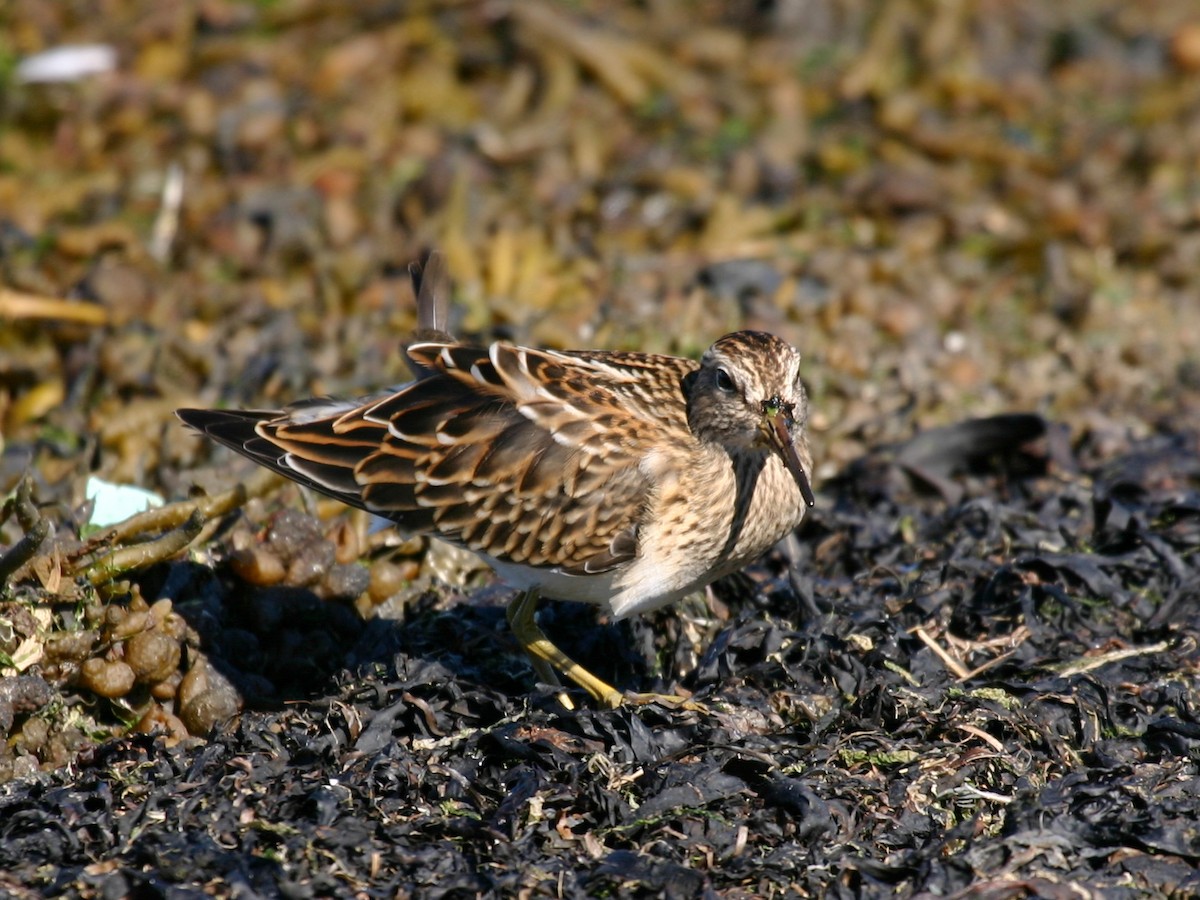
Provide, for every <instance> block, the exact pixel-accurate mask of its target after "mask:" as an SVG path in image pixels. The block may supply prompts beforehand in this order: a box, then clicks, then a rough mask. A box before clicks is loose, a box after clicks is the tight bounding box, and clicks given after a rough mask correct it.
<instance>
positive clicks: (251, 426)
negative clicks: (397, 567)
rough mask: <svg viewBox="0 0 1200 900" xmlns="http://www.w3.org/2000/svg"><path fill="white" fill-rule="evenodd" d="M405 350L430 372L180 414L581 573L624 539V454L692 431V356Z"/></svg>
mask: <svg viewBox="0 0 1200 900" xmlns="http://www.w3.org/2000/svg"><path fill="white" fill-rule="evenodd" d="M408 353H409V355H410V356H411V357H413V359H414V362H415V363H416V364H417V365H418V366H419V367H420V368H421V369H423V370H424V371H425V372H426V373H429V374H427V375H426V377H424V378H422V379H421V380H420V381H417V382H415V383H414V384H411V385H408V386H406V387H405V388H403V389H401V390H400V391H398V392H396V393H394V394H391V395H390V396H387V397H384V398H382V399H377V400H373V401H371V402H367V403H362V404H358V405H352V404H344V405H337V404H334V403H332V402H330V401H313V402H310V403H308V404H304V405H301V406H298V407H290V408H289V409H287V410H284V411H283V412H282V413H279V414H271V413H263V412H249V413H231V412H213V413H204V412H198V411H195V410H186V411H181V412H180V416H181V418H183V419H184V421H185V422H188V423H189V424H192V425H193V426H194V427H197V428H198V429H200V430H202V431H205V432H206V433H208V434H211V435H212V436H213V437H214V438H215V439H217V440H219V441H221V442H222V443H225V444H226V445H228V446H230V447H233V449H235V450H238V451H239V452H242V453H244V454H246V455H247V456H250V457H251V458H252V459H255V460H256V461H257V462H260V463H261V464H263V465H267V466H270V467H271V468H274V469H276V470H277V471H280V472H282V473H283V474H285V475H287V476H288V477H291V478H294V479H295V480H297V481H299V482H301V483H303V484H307V485H309V486H310V487H314V488H316V489H317V490H320V491H323V492H325V493H327V494H330V495H332V496H334V497H337V498H338V499H340V500H343V501H344V502H347V503H350V504H351V505H354V506H359V507H362V508H364V509H367V510H370V511H371V512H374V513H376V514H378V515H381V516H384V517H386V518H389V519H392V520H393V521H395V522H397V523H399V524H400V525H401V526H402V527H404V528H406V529H408V530H411V531H422V532H430V533H434V534H438V535H440V536H442V537H444V538H446V539H448V540H451V541H454V542H455V543H459V544H461V545H463V546H466V547H469V548H470V549H472V550H475V551H478V552H481V553H485V554H487V555H489V556H492V557H495V558H497V559H501V560H505V561H509V562H515V563H523V564H526V565H531V566H539V567H554V568H558V569H561V570H564V571H568V572H578V573H582V572H598V571H603V570H605V569H608V568H612V567H613V566H616V565H618V564H620V563H621V562H624V561H626V560H629V559H632V558H633V557H634V556H635V555H636V553H637V528H638V524H639V522H640V520H641V518H642V516H643V515H644V513H645V510H646V504H647V501H648V499H649V498H648V494H649V491H650V486H651V482H650V480H649V479H648V478H647V476H646V475H645V474H644V473H643V471H642V470H641V468H640V465H639V464H640V462H641V461H642V459H643V458H644V456H645V453H646V452H647V450H648V449H650V448H651V447H655V446H659V445H661V444H663V443H664V442H665V443H666V444H667V445H668V446H669V445H671V444H677V443H678V442H681V441H688V440H692V438H691V435H690V433H689V432H688V430H687V428H686V414H685V411H684V405H683V397H682V393H681V391H680V387H679V381H680V380H681V379H682V378H683V376H684V375H686V374H687V372H689V371H691V370H692V369H694V368H695V364H694V363H691V362H689V361H687V360H677V359H674V358H671V357H647V356H642V355H638V354H603V353H586V354H585V353H577V354H571V353H554V352H551V351H539V350H531V349H528V348H521V347H510V346H506V345H500V344H497V345H493V346H492V347H491V348H489V349H483V348H477V347H466V346H463V345H459V344H449V343H423V344H416V345H413V346H412V347H409V348H408ZM205 417H208V418H205ZM235 423H236V424H235Z"/></svg>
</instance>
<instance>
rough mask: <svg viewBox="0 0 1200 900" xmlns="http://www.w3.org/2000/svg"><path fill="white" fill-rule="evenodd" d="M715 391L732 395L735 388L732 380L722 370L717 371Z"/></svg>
mask: <svg viewBox="0 0 1200 900" xmlns="http://www.w3.org/2000/svg"><path fill="white" fill-rule="evenodd" d="M717 389H718V390H722V391H725V392H726V393H728V394H732V393H733V392H734V391H735V390H737V388H735V387H734V384H733V378H732V376H730V374H729V373H728V372H726V371H725V370H724V369H717Z"/></svg>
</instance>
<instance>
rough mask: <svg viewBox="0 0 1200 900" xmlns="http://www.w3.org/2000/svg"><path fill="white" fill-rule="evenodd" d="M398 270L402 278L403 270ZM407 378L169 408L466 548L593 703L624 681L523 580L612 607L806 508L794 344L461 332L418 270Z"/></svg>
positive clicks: (649, 600)
mask: <svg viewBox="0 0 1200 900" xmlns="http://www.w3.org/2000/svg"><path fill="white" fill-rule="evenodd" d="M414 281H418V276H417V274H414ZM418 283H419V284H420V288H419V290H418V324H419V330H418V332H417V341H416V342H415V343H412V344H410V345H408V346H407V348H406V353H407V355H408V359H409V360H410V362H411V364H412V368H413V371H414V372H415V374H416V379H415V380H414V381H412V382H411V383H409V384H406V385H403V386H401V387H399V388H396V389H394V390H393V391H390V392H388V393H386V394H384V395H379V394H376V395H374V396H372V397H370V398H365V399H359V400H335V399H329V398H320V399H311V400H303V401H301V402H298V403H295V404H292V405H291V406H288V407H286V408H284V409H281V410H219V409H217V410H206V409H181V410H179V411H178V415H179V417H180V418H181V419H182V420H183V421H184V422H185V423H186V424H188V425H190V426H191V427H193V428H195V429H196V430H197V431H200V432H202V433H204V434H206V435H208V436H209V437H211V438H213V439H215V440H217V441H219V442H220V443H222V444H225V445H226V446H228V447H231V448H232V449H234V450H236V451H237V452H238V453H241V454H244V455H245V456H247V457H249V458H250V459H252V460H254V461H255V462H257V463H259V464H260V465H264V466H267V467H268V468H270V469H274V470H275V471H277V472H280V473H281V474H283V475H285V476H287V477H288V478H290V479H292V480H293V481H296V482H299V483H300V484H302V485H306V486H308V487H311V488H313V489H314V490H317V491H320V492H322V493H324V494H327V495H329V496H332V497H335V498H337V499H338V500H341V501H342V502H344V503H347V504H349V505H351V506H356V507H359V508H361V509H365V510H368V511H369V512H372V513H374V514H376V515H379V516H382V517H384V518H387V519H390V520H391V521H393V522H395V523H396V524H397V525H398V526H399V527H400V528H401V529H402V530H404V531H406V532H409V533H418V532H419V533H426V534H431V535H435V536H437V537H439V538H441V539H443V540H446V541H450V542H452V543H454V544H458V545H459V546H462V547H466V548H468V549H469V550H472V551H474V552H475V553H477V554H479V555H480V556H481V557H482V558H483V559H484V560H486V561H487V562H488V564H490V565H491V566H492V567H493V568H494V569H495V571H496V573H497V574H498V575H499V576H500V578H501V579H502V580H503V581H505V582H506V583H508V584H509V585H510V586H512V587H514V588H518V589H519V593H518V594H517V596H516V598H515V599H514V600H513V601H512V603H511V604H510V605H509V607H508V621H509V624H510V626H511V627H512V630H513V633H514V634H515V636H516V637H517V639H518V640H519V641H520V643H521V645H522V646H523V647H524V648H525V650H526V652H527V653H528V654H529V656H530V658H531V660H532V662H533V664H534V667H535V670H536V671H537V673H538V675H539V677H541V678H542V679H543V680H544V681H548V682H556V679H555V677H554V670H555V669H557V670H558V671H560V672H562V673H563V674H565V675H566V676H567V677H568V678H570V679H571V680H572V681H574V682H575V683H576V684H578V685H579V686H580V687H581V688H583V689H584V690H585V691H587V692H588V693H589V694H590V695H591V696H592V697H594V698H595V699H596V700H597V701H599V702H600V703H603V704H604V705H606V706H610V707H613V706H617V705H619V704H620V703H621V702H622V701H623V700H624V699H625V698H626V697H627V695H626V694H624V693H622V692H621V691H619V690H617V689H616V688H614V687H613V686H611V685H609V684H607V683H606V682H605V681H603V680H602V679H600V678H598V677H597V676H595V675H593V674H592V673H591V672H589V671H588V670H586V669H585V668H583V667H582V666H581V665H579V664H578V663H576V662H575V661H573V660H572V659H570V657H568V656H567V655H566V654H565V653H563V652H562V651H561V650H560V649H559V648H558V647H557V646H555V644H553V643H552V642H551V641H550V640H549V639H548V638H547V637H546V636H545V634H544V633H543V632H542V631H541V629H540V628H539V627H538V625H537V623H536V621H535V618H534V615H535V612H536V608H537V602H538V598H539V596H541V595H545V596H547V597H553V598H558V599H562V600H578V601H585V602H588V603H594V604H597V605H599V606H601V607H603V608H604V609H606V610H607V611H608V612H609V613H611V615H612V616H613V617H614V618H616V619H621V618H624V617H626V616H630V615H633V614H635V613H641V612H646V611H648V610H652V609H656V608H658V607H660V606H663V605H665V604H668V603H671V602H672V601H675V600H678V599H680V598H682V597H684V596H686V595H687V594H689V593H691V592H693V591H695V590H698V589H700V588H703V587H704V586H706V585H708V584H710V583H711V582H713V581H715V580H716V579H718V578H720V577H722V576H723V575H727V574H730V573H732V572H735V571H737V570H738V569H740V568H742V567H743V566H745V565H746V564H747V563H750V562H753V561H754V560H755V559H757V558H758V557H759V556H761V555H762V554H763V553H764V552H765V551H767V550H768V549H770V548H771V547H772V546H774V545H775V544H776V543H777V542H778V541H779V540H781V539H782V538H783V537H785V536H786V535H787V534H788V533H789V532H790V531H792V530H793V529H794V528H795V527H796V526H797V525H799V523H800V521H801V519H803V517H804V514H805V511H806V509H807V508H808V507H811V506H812V505H813V503H814V499H813V493H812V489H811V487H810V484H809V473H810V472H811V471H812V455H811V453H810V450H809V446H808V441H807V438H806V436H805V422H806V419H807V414H808V407H807V399H806V396H805V391H804V386H803V385H802V384H801V381H800V354H799V353H798V352H797V351H796V349H795V348H794V347H792V346H791V345H790V344H788V343H787V342H786V341H784V340H782V339H781V338H778V337H776V336H774V335H771V334H767V333H765V332H761V331H739V332H735V333H733V334H728V335H726V336H725V337H722V338H721V339H720V340H718V341H717V342H716V343H714V344H713V345H712V346H711V347H710V348H709V349H708V351H707V352H706V353H705V354H704V356H703V357H702V358H701V360H700V361H699V362H695V361H693V360H690V359H684V358H680V357H674V356H662V355H655V354H648V353H628V352H612V351H605V350H573V351H561V350H539V349H534V348H531V347H519V346H513V345H510V344H506V343H494V344H491V345H490V346H487V347H480V346H472V345H470V344H463V343H459V342H458V341H456V340H454V339H453V338H452V337H451V336H450V335H449V333H448V332H447V331H446V330H445V309H444V298H443V297H442V296H441V295H440V294H439V293H438V292H437V291H436V290H431V289H430V287H431V285H433V284H434V280H433V279H432V278H431V277H430V276H429V274H428V273H427V274H426V277H425V278H424V279H421V280H419V281H418Z"/></svg>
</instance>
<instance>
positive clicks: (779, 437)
mask: <svg viewBox="0 0 1200 900" xmlns="http://www.w3.org/2000/svg"><path fill="white" fill-rule="evenodd" d="M767 419H768V420H769V421H770V423H771V429H770V434H771V437H772V438H773V439H774V440H773V441H772V443H773V444H775V449H776V450H778V451H779V453H780V455H782V456H783V464H784V465H785V466H787V467H788V471H789V472H791V473H792V477H793V478H795V479H796V484H797V486H799V488H800V496H801V497H803V498H804V502H805V504H807V505H808V506H809V507H810V508H811V507H813V506H816V505H817V498H816V497H814V496H813V492H812V485H810V484H809V483H808V476H807V475H806V474H804V466H802V465H800V457H799V456H797V455H796V445H795V444H794V443H792V431H791V427H790V425H789V424H788V417H787V416H785V415H782V414H780V413H778V412H776V413H775V414H774V415H772V414H770V413H769V412H768V414H767Z"/></svg>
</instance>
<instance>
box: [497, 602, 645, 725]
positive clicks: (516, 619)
mask: <svg viewBox="0 0 1200 900" xmlns="http://www.w3.org/2000/svg"><path fill="white" fill-rule="evenodd" d="M537 603H538V593H537V591H536V590H529V591H525V592H523V593H521V594H518V595H517V597H516V598H515V599H514V600H513V601H512V603H510V604H509V605H508V627H509V628H511V629H512V632H513V634H514V635H515V636H516V638H517V640H518V641H519V642H520V644H521V646H522V647H524V648H525V652H526V653H528V654H529V659H530V661H531V662H532V663H533V668H534V671H535V672H537V674H538V677H539V678H541V679H542V680H543V681H546V682H549V683H550V684H556V683H557V682H558V679H557V678H556V677H555V676H554V670H555V669H557V670H558V671H560V672H562V673H563V674H564V675H566V676H567V677H568V678H570V679H571V680H572V681H573V682H575V683H576V684H577V685H579V686H580V687H581V688H583V689H584V690H585V691H587V692H588V693H589V694H591V696H592V697H593V698H594V699H595V700H596V701H597V702H599V703H601V704H603V705H604V706H606V707H608V708H609V709H616V708H617V707H618V706H620V705H621V703H622V701H623V700H624V699H625V695H624V694H622V693H621V692H620V691H618V690H617V689H616V688H615V687H613V686H612V685H611V684H608V683H607V682H605V681H602V680H601V679H599V678H597V677H596V676H595V675H593V674H592V673H591V672H589V671H588V670H587V669H585V668H584V667H583V666H581V665H580V664H579V663H577V662H575V660H573V659H571V657H569V656H567V654H565V653H563V652H562V651H561V650H559V649H558V647H556V646H555V645H554V644H553V642H551V640H550V639H549V638H548V637H546V634H545V632H543V631H542V629H541V628H539V627H538V624H537V622H536V621H535V620H534V618H533V616H534V613H535V612H537ZM547 676H549V677H547ZM562 699H563V701H564V705H566V706H567V707H568V708H570V701H569V700H567V698H566V697H565V696H564V697H562Z"/></svg>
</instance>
